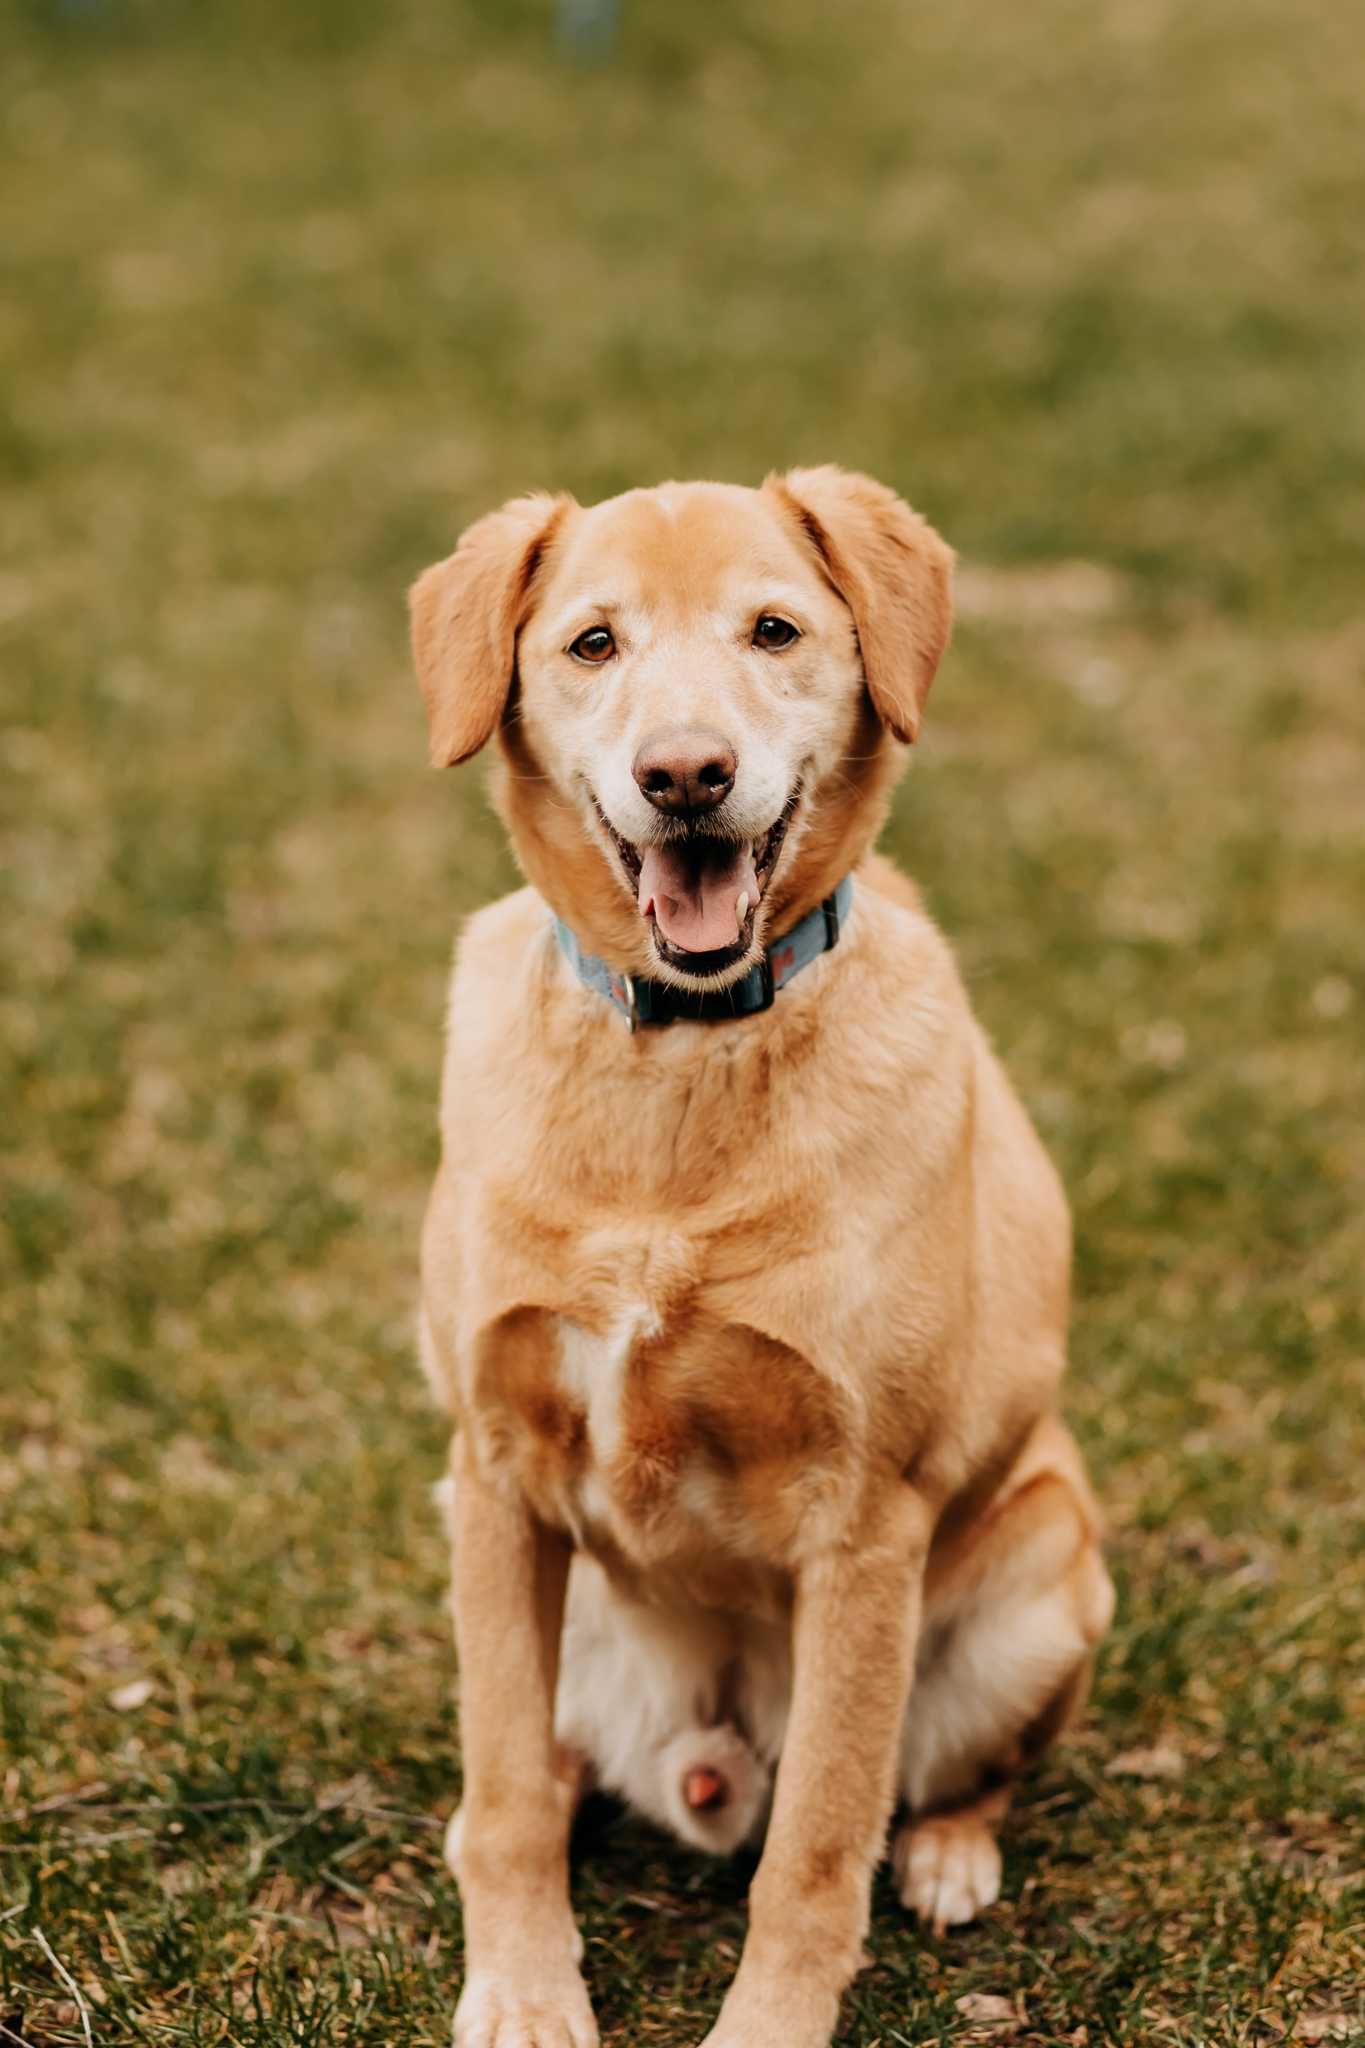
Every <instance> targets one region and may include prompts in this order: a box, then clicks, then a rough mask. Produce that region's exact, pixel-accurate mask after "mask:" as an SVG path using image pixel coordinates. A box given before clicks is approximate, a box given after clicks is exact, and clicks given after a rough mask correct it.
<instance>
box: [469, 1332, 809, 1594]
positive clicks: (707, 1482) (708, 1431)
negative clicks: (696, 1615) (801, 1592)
mask: <svg viewBox="0 0 1365 2048" xmlns="http://www.w3.org/2000/svg"><path fill="white" fill-rule="evenodd" d="M470 1393H471V1397H472V1398H471V1400H470V1403H469V1408H470V1419H471V1422H472V1425H473V1427H474V1429H475V1432H476V1436H477V1439H478V1441H479V1445H480V1449H481V1451H482V1453H483V1455H484V1456H486V1457H488V1458H490V1459H492V1460H494V1461H496V1462H498V1463H501V1464H504V1465H507V1464H510V1465H511V1466H512V1468H513V1470H514V1472H515V1475H516V1477H517V1480H518V1482H519V1484H520V1486H521V1489H522V1491H523V1492H524V1493H525V1495H526V1496H527V1498H528V1499H529V1500H530V1502H531V1504H532V1506H533V1507H534V1508H535V1510H536V1512H537V1513H538V1514H539V1515H540V1516H541V1517H542V1518H543V1519H545V1520H546V1521H548V1522H550V1523H552V1524H554V1525H556V1526H558V1527H561V1528H563V1529H565V1530H567V1531H568V1532H569V1533H570V1534H571V1535H572V1536H573V1538H574V1540H575V1542H576V1543H577V1544H578V1545H579V1546H580V1547H581V1548H583V1549H585V1550H588V1551H591V1552H592V1553H594V1554H595V1555H596V1556H598V1557H599V1558H601V1560H602V1561H603V1563H605V1564H606V1565H607V1566H608V1568H609V1569H612V1570H614V1571H615V1572H617V1573H626V1574H629V1575H630V1576H631V1577H632V1578H635V1579H637V1580H638V1579H639V1578H640V1577H641V1575H643V1577H644V1579H645V1580H647V1581H648V1582H649V1585H648V1590H649V1591H650V1593H651V1594H652V1596H654V1597H663V1598H667V1597H668V1586H669V1582H670V1581H676V1582H677V1583H678V1586H679V1590H681V1587H682V1586H683V1585H684V1584H685V1585H686V1587H687V1589H688V1591H689V1594H690V1595H691V1596H692V1597H701V1598H703V1599H705V1600H706V1601H707V1602H708V1603H709V1604H721V1605H728V1604H730V1601H731V1599H732V1598H733V1599H735V1600H736V1601H744V1600H748V1599H752V1598H754V1597H755V1596H756V1594H757V1592H758V1586H757V1584H756V1583H755V1580H756V1579H761V1580H768V1579H771V1577H772V1574H773V1572H774V1571H776V1572H778V1573H781V1572H783V1571H785V1570H786V1569H787V1568H789V1567H790V1565H791V1564H792V1563H793V1562H794V1561H795V1560H796V1558H797V1557H798V1556H799V1555H800V1554H801V1552H802V1550H803V1549H804V1548H805V1547H806V1546H807V1545H808V1544H810V1543H812V1542H814V1541H818V1540H819V1539H820V1536H821V1534H822V1532H823V1530H824V1529H826V1528H827V1526H828V1523H829V1518H830V1516H831V1515H832V1514H833V1513H834V1512H836V1510H837V1506H838V1503H839V1501H840V1500H841V1498H842V1495H843V1492H844V1486H845V1484H846V1481H847V1476H848V1471H849V1465H850V1460H849V1456H848V1446H847V1442H846V1438H845V1432H844V1429H843V1426H842V1416H841V1403H840V1400H839V1397H838V1394H837V1392H836V1390H835V1388H834V1387H833V1386H831V1384H830V1383H829V1382H828V1381H827V1380H826V1379H825V1378H823V1377H822V1376H821V1375H820V1374H819V1373H818V1372H817V1371H816V1370H815V1368H814V1367H813V1366H812V1365H811V1364H810V1363H809V1361H808V1360H806V1359H805V1358H803V1357H802V1356H801V1354H800V1353H799V1352H797V1351H795V1350H793V1349H792V1348H791V1347H790V1346H788V1345H785V1344H781V1343H778V1342H776V1341H775V1340H773V1339H772V1338H769V1337H766V1336H763V1335H762V1334H760V1333H759V1332H758V1331H755V1330H752V1329H749V1328H747V1327H746V1326H745V1325H743V1324H738V1323H733V1322H727V1321H723V1320H721V1319H720V1318H718V1317H715V1316H711V1315H708V1314H707V1313H706V1312H705V1310H704V1309H701V1308H698V1307H697V1306H696V1305H695V1304H692V1305H689V1307H688V1309H687V1310H686V1311H685V1312H682V1313H674V1314H673V1315H671V1316H668V1317H665V1318H661V1317H660V1315H659V1314H658V1312H657V1311H656V1310H655V1309H654V1308H653V1307H652V1305H650V1304H649V1303H646V1302H638V1301H637V1302H631V1303H628V1304H625V1305H624V1306H617V1307H616V1308H615V1311H614V1313H613V1315H612V1317H611V1319H610V1321H606V1320H604V1321H603V1322H602V1323H601V1324H599V1325H598V1326H597V1327H596V1328H591V1327H589V1326H588V1325H587V1324H586V1323H584V1322H580V1321H578V1320H576V1319H574V1318H570V1317H567V1316H564V1315H559V1314H555V1313H553V1312H552V1311H550V1310H548V1309H532V1308H521V1309H516V1310H514V1311H512V1312H511V1313H510V1314H508V1315H505V1316H502V1317H500V1318H499V1319H498V1320H497V1321H496V1322H494V1323H492V1324H491V1325H489V1326H487V1327H486V1328H485V1329H484V1330H483V1331H481V1332H480V1334H479V1337H478V1340H477V1342H476V1345H475V1358H474V1372H473V1382H472V1385H471V1388H470ZM765 1604H766V1603H765Z"/></svg>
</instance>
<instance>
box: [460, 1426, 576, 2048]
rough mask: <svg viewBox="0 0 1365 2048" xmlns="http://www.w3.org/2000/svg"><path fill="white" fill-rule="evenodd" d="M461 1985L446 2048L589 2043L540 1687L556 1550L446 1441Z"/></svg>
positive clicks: (549, 1719)
mask: <svg viewBox="0 0 1365 2048" xmlns="http://www.w3.org/2000/svg"><path fill="white" fill-rule="evenodd" d="M454 1462H455V1467H456V1472H455V1481H456V1485H455V1530H454V1537H455V1557H454V1581H455V1640H456V1643H457V1646H458V1649H459V1658H460V1733H461V1740H462V1746H463V1752H464V1805H463V1808H462V1820H461V1826H460V1832H459V1852H458V1871H457V1874H458V1877H459V1883H460V1895H461V1900H462V1902H463V1906H464V1931H465V1983H464V1989H463V1991H462V1992H461V1994H460V2002H459V2006H458V2008H457V2009H456V2013H455V2048H596V2042H597V2027H596V2025H595V2023H594V2021H593V2016H592V2009H591V2007H590V2006H589V2004H588V1995H587V1992H586V1991H585V1989H584V1987H583V1979H582V1977H581V1976H580V1974H579V1969H578V1961H577V1958H578V1953H579V1940H578V1930H577V1928H576V1927H575V1925H574V1920H573V1914H572V1913H571V1911H570V1908H569V1866H568V1839H569V1827H570V1823H571V1821H572V1819H573V1797H572V1788H571V1785H570V1783H569V1782H568V1781H567V1779H566V1777H565V1775H564V1774H563V1773H561V1772H558V1771H557V1770H556V1768H555V1763H556V1759H555V1748H554V1696H555V1681H556V1676H557V1673H558V1669H559V1637H560V1629H561V1625H562V1622H563V1617H564V1591H565V1584H566V1581H567V1578H568V1570H569V1550H568V1545H567V1544H566V1542H565V1541H564V1540H563V1538H561V1537H559V1536H557V1535H555V1534H554V1532H553V1531H551V1530H548V1529H546V1528H545V1527H544V1526H543V1525H542V1524H540V1523H538V1522H537V1521H536V1520H535V1518H534V1517H533V1516H532V1515H531V1514H530V1512H529V1510H528V1509H527V1508H526V1506H525V1505H524V1503H522V1502H521V1501H519V1500H517V1499H516V1498H514V1497H510V1496H509V1495H507V1494H505V1493H503V1492H502V1491H501V1490H499V1489H497V1488H495V1487H493V1486H490V1485H489V1484H487V1483H486V1482H485V1481H483V1480H481V1479H480V1477H479V1475H478V1473H477V1471H476V1470H475V1467H474V1460H473V1458H472V1457H471V1456H470V1454H469V1451H468V1449H467V1447H466V1445H465V1443H464V1441H463V1439H461V1441H460V1442H459V1444H457V1446H456V1450H455V1459H454Z"/></svg>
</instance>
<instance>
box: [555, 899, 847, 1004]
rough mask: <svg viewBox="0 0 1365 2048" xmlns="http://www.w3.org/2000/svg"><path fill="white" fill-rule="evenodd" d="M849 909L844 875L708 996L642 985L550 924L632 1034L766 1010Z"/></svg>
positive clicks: (825, 947)
mask: <svg viewBox="0 0 1365 2048" xmlns="http://www.w3.org/2000/svg"><path fill="white" fill-rule="evenodd" d="M852 908H853V877H852V875H845V876H844V879H843V881H842V882H840V884H839V886H838V888H837V889H836V890H835V891H834V894H833V895H832V896H826V898H825V900H824V902H823V903H818V904H817V905H816V907H815V909H814V910H810V911H807V913H806V915H805V916H804V917H803V918H802V920H801V922H800V924H798V925H795V926H793V928H792V930H791V931H789V932H788V933H787V935H786V937H785V938H781V939H778V940H776V941H775V942H774V943H773V944H772V945H771V946H769V948H768V950H767V952H766V953H765V954H764V956H763V958H762V959H761V960H760V961H759V962H758V964H757V966H755V967H751V968H750V969H749V972H748V973H747V974H746V975H744V976H742V977H741V979H740V980H739V981H732V982H731V984H730V986H729V987H728V988H720V989H714V990H712V991H710V992H709V993H705V992H702V991H699V990H692V989H685V988H674V987H673V986H672V985H671V983H669V982H666V981H643V980H641V978H640V977H639V975H636V974H618V973H617V972H616V970H615V968H613V967H608V965H607V963H606V961H605V960H599V958H598V957H597V955H596V953H585V952H584V951H583V948H582V947H581V946H580V945H579V943H578V940H577V939H576V938H575V937H574V935H573V933H572V932H571V931H570V930H569V927H568V926H567V925H566V924H565V922H564V920H563V918H560V917H557V918H556V919H555V937H556V938H557V939H558V941H559V946H560V951H561V952H562V953H563V955H564V957H565V959H566V960H567V961H568V963H569V965H570V966H571V967H572V968H573V970H574V972H575V974H576V975H577V976H578V978H579V980H580V981H581V982H583V983H584V984H585V985H586V986H587V987H588V988H591V989H595V990H596V991H597V993H598V995H601V996H605V997H606V998H607V1000H608V1002H610V1003H614V1004H615V1005H616V1007H617V1009H618V1010H619V1011H620V1012H621V1014H622V1015H623V1016H624V1017H625V1018H626V1020H627V1022H628V1023H629V1025H630V1028H631V1030H632V1031H634V1030H635V1028H636V1026H637V1025H640V1024H673V1023H676V1022H678V1021H679V1020H680V1019H682V1020H687V1021H691V1022H694V1023H711V1024H719V1023H729V1022H732V1021H733V1020H734V1019H735V1018H737V1017H753V1016H755V1015H756V1014H757V1013H758V1012H759V1011H760V1010H767V1009H770V1008H771V1007H772V1001H773V997H774V996H775V995H776V994H777V991H778V990H779V989H780V988H785V986H786V984H787V983H788V982H789V981H790V980H791V979H792V977H793V975H796V974H799V973H800V972H801V969H802V968H803V967H809V966H810V963H811V961H812V960H818V959H819V957H820V955H821V954H822V953H828V952H829V951H830V949H831V947H833V946H837V945H838V943H839V933H840V931H841V930H842V929H843V927H844V925H845V924H846V923H847V922H848V914H849V911H850V910H851V909H852Z"/></svg>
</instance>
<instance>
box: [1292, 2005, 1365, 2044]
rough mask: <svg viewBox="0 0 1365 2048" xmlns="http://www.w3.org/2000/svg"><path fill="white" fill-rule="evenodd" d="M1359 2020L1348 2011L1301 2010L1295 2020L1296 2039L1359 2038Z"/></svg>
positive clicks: (1333, 2039)
mask: <svg viewBox="0 0 1365 2048" xmlns="http://www.w3.org/2000/svg"><path fill="white" fill-rule="evenodd" d="M1357 2027H1358V2022H1357V2021H1356V2020H1355V2019H1354V2018H1353V2017H1352V2015H1351V2014H1350V2013H1348V2012H1301V2013H1300V2014H1299V2016H1298V2018H1297V2019H1296V2020H1295V2022H1294V2033H1293V2039H1294V2040H1296V2041H1349V2040H1351V2039H1352V2038H1353V2037H1354V2038H1355V2039H1357V2040H1358V2039H1359V2038H1360V2037H1359V2033H1358V2032H1357Z"/></svg>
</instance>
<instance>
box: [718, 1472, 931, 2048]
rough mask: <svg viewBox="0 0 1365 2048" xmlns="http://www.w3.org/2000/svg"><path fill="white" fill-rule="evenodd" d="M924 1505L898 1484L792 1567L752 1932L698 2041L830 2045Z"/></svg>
mask: <svg viewBox="0 0 1365 2048" xmlns="http://www.w3.org/2000/svg"><path fill="white" fill-rule="evenodd" d="M930 1529H931V1518H930V1516H929V1513H928V1511H927V1509H926V1507H925V1505H924V1504H923V1503H922V1502H921V1501H920V1500H919V1499H918V1498H917V1497H916V1496H915V1495H914V1494H913V1493H911V1492H910V1490H909V1489H908V1488H905V1487H897V1488H896V1489H895V1491H894V1493H889V1494H888V1496H887V1497H886V1498H885V1499H884V1500H883V1501H881V1502H880V1503H879V1504H878V1506H877V1509H876V1511H875V1512H874V1513H873V1514H872V1515H871V1517H870V1518H869V1520H868V1522H867V1523H865V1525H864V1526H863V1527H862V1528H861V1529H860V1530H859V1532H858V1535H857V1538H856V1540H850V1541H849V1542H848V1543H846V1544H845V1545H843V1546H841V1547H840V1548H839V1549H838V1550H836V1551H831V1552H827V1553H825V1554H823V1555H821V1556H819V1557H818V1558H816V1559H814V1560H813V1561H812V1562H811V1563H810V1564H808V1565H807V1566H805V1567H804V1568H803V1569H802V1570H801V1571H800V1573H799V1574H798V1577H797V1583H796V1597H795V1612H794V1616H793V1624H792V1626H793V1642H792V1648H793V1659H794V1673H793V1688H792V1708H791V1718H790V1720H789V1722H788V1725H787V1735H786V1741H785V1743H784V1746H783V1751H782V1761H781V1764H780V1765H779V1767H778V1773H777V1790H776V1794H775V1797H774V1803H773V1814H772V1821H771V1823H770V1825H769V1828H768V1838H767V1844H766V1847H765V1848H764V1851H763V1860H762V1862H761V1864H760V1865H759V1869H758V1874H757V1876H756V1877H755V1879H754V1883H753V1887H752V1890H751V1891H750V1894H749V1934H748V1939H747V1940H746V1942H745V1944H744V1954H743V1957H742V1958H741V1961H740V1966H739V1970H738V1973H737V1974H736V1977H735V1981H734V1983H733V1984H732V1985H731V1987H730V1990H729V1993H728V1995H727V1997H726V2000H725V2003H724V2005H723V2006H722V2008H721V2013H720V2017H719V2019H718V2020H717V2021H716V2024H715V2026H714V2028H713V2029H712V2031H711V2033H710V2034H709V2035H708V2036H707V2040H706V2043H705V2048H826V2043H827V2042H828V2041H829V2038H830V2035H831V2034H832V2032H833V2030H834V2026H835V2023H836V2021H837V2018H838V2012H839V1998H840V1995H841V1993H842V1992H843V1990H844V1987H845V1985H846V1984H847V1983H848V1982H849V1980H850V1979H851V1978H852V1977H853V1975H854V1973H855V1972H856V1970H857V1969H858V1967H859V1964H860V1962H861V1959H862V1947H863V1940H864V1937H865V1935H866V1932H867V1920H868V1905H869V1895H870V1890H871V1882H872V1873H873V1871H874V1869H875V1868H876V1865H877V1862H878V1860H879V1859H880V1857H881V1854H882V1850H883V1846H884V1843H885V1837H886V1827H887V1821H888V1819H889V1817H890V1812H891V1802H892V1794H893V1786H894V1778H895V1758H896V1752H897V1746H898V1742H899V1739H900V1733H901V1724H902V1718H903V1716H904V1712H905V1704H906V1699H907V1696H908V1693H909V1689H910V1676H911V1671H912V1669H913V1664H914V1650H915V1638H916V1633H917V1631H918V1627H919V1610H920V1588H921V1581H922V1578H923V1572H924V1559H925V1556H926V1554H927V1550H928V1542H929V1535H930Z"/></svg>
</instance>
